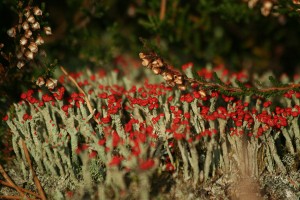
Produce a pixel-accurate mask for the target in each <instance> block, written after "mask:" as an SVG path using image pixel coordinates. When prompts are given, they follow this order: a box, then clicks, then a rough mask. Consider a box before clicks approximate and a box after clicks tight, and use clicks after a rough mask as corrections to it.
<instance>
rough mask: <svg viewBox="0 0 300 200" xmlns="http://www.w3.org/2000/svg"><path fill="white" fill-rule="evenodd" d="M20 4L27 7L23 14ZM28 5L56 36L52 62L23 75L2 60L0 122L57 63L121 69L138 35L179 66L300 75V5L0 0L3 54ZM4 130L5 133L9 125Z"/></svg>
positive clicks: (231, 0) (281, 1)
mask: <svg viewBox="0 0 300 200" xmlns="http://www.w3.org/2000/svg"><path fill="white" fill-rule="evenodd" d="M20 2H22V3H23V4H24V5H25V6H23V7H21V8H20V6H19V8H18V4H19V3H20ZM41 2H42V4H41ZM26 5H32V6H34V5H37V6H39V7H40V8H42V9H43V13H45V14H44V18H43V20H44V21H46V22H47V23H48V24H49V25H50V26H51V27H52V33H53V34H52V36H50V37H45V44H44V45H43V48H44V50H45V52H46V54H47V59H46V58H44V57H39V58H38V59H39V62H37V61H34V62H31V63H28V64H27V65H25V66H24V67H23V68H22V69H18V68H17V67H16V66H15V64H12V63H14V62H11V61H10V60H9V61H8V60H7V59H4V58H3V57H1V56H0V76H1V80H0V91H1V92H0V95H1V97H0V116H4V115H5V113H6V112H7V108H8V107H9V105H10V104H11V103H13V102H16V101H17V99H18V97H19V95H20V93H21V91H22V90H24V89H25V88H29V87H33V85H34V83H35V80H36V78H37V77H38V76H40V75H41V73H48V71H51V70H52V67H54V66H55V65H56V61H57V63H58V64H59V65H63V66H65V67H66V68H67V69H69V70H71V71H74V70H82V69H84V67H89V68H92V69H93V68H98V67H101V68H104V69H107V70H109V69H110V68H112V67H118V66H117V65H118V59H120V58H122V57H130V58H133V59H138V53H139V52H140V51H141V50H143V45H142V43H141V42H140V40H139V38H140V37H142V38H145V39H146V40H148V41H150V42H151V43H152V44H153V45H154V46H156V48H157V49H158V51H159V53H160V54H161V55H162V56H163V57H164V58H166V59H167V60H168V61H169V63H172V64H173V65H174V66H177V67H179V66H181V65H182V64H184V63H186V62H194V63H195V66H196V67H201V66H204V65H205V64H206V63H208V62H209V63H213V64H224V65H225V66H226V67H227V68H228V69H230V70H241V69H245V70H248V71H249V73H253V72H257V73H261V72H264V71H266V70H272V71H273V72H274V73H275V75H278V76H279V75H280V74H282V73H287V74H289V75H291V76H292V75H294V74H296V73H299V71H298V70H299V68H300V59H299V58H300V51H299V44H300V37H299V35H300V26H299V22H300V6H299V1H298V0H240V1H236V0H190V1H183V0H172V1H167V0H152V1H147V0H127V1H120V0H119V1H118V0H45V1H32V0H2V1H1V3H0V19H2V20H1V21H0V23H1V29H0V43H3V44H4V45H5V46H4V48H2V49H0V50H1V52H2V51H3V52H5V53H6V54H9V53H10V54H14V52H15V46H16V41H13V40H12V39H11V38H10V37H8V36H7V30H8V29H9V28H11V27H12V26H14V25H15V24H16V23H17V22H18V19H19V17H18V16H19V14H20V13H21V14H22V13H24V11H23V10H22V8H25V7H26ZM1 55H2V53H1ZM41 63H43V64H41ZM39 65H42V66H43V68H42V69H43V70H41V68H40V67H39ZM49 74H51V73H49ZM1 127H2V128H1V130H0V132H1V133H2V134H3V133H4V132H5V131H4V130H5V128H4V123H2V125H1ZM0 137H1V136H0ZM1 146H3V145H1Z"/></svg>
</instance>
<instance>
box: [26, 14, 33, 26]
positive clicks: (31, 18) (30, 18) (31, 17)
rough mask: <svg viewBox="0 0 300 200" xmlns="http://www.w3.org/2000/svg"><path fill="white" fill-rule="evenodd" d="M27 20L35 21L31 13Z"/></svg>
mask: <svg viewBox="0 0 300 200" xmlns="http://www.w3.org/2000/svg"><path fill="white" fill-rule="evenodd" d="M27 21H28V22H29V23H31V24H33V23H34V22H35V18H34V16H33V15H30V16H29V17H28V18H27Z"/></svg>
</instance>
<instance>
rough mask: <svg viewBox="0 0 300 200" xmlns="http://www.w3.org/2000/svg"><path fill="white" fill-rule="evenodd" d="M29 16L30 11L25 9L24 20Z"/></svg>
mask: <svg viewBox="0 0 300 200" xmlns="http://www.w3.org/2000/svg"><path fill="white" fill-rule="evenodd" d="M30 15H31V12H30V10H29V9H28V8H27V9H26V12H25V13H24V16H25V17H26V18H28V17H29V16H30Z"/></svg>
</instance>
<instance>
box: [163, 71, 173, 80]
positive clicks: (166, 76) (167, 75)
mask: <svg viewBox="0 0 300 200" xmlns="http://www.w3.org/2000/svg"><path fill="white" fill-rule="evenodd" d="M163 78H164V79H165V80H166V81H171V80H173V76H172V74H170V73H167V72H165V73H163Z"/></svg>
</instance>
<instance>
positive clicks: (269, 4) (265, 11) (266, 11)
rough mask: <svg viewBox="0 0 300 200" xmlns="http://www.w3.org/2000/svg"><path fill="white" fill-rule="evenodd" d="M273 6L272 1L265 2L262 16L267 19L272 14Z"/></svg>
mask: <svg viewBox="0 0 300 200" xmlns="http://www.w3.org/2000/svg"><path fill="white" fill-rule="evenodd" d="M272 6H273V4H272V2H271V1H265V2H264V4H263V6H262V7H261V10H260V11H261V14H262V15H263V16H265V17H266V16H268V15H269V14H270V12H271V9H272Z"/></svg>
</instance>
